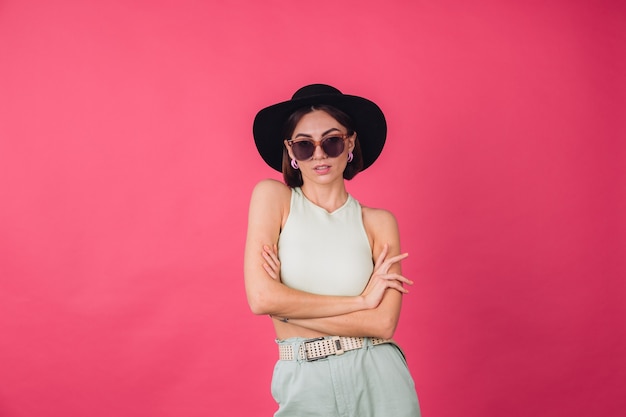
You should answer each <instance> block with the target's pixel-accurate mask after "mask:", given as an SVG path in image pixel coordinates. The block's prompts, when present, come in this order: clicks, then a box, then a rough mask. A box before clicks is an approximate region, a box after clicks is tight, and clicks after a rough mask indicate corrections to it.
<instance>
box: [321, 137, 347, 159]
mask: <svg viewBox="0 0 626 417" xmlns="http://www.w3.org/2000/svg"><path fill="white" fill-rule="evenodd" d="M343 148H344V142H343V138H342V137H341V136H331V137H329V138H326V139H324V141H323V142H322V149H324V153H326V155H328V156H329V157H331V158H336V157H338V156H339V155H341V152H343Z"/></svg>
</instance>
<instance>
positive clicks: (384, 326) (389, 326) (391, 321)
mask: <svg viewBox="0 0 626 417" xmlns="http://www.w3.org/2000/svg"><path fill="white" fill-rule="evenodd" d="M397 325H398V320H397V319H395V318H393V317H382V318H381V319H380V320H379V321H378V322H377V325H376V328H375V329H372V330H373V332H372V333H374V334H373V335H372V336H373V337H379V338H381V339H391V338H392V337H393V335H394V333H395V332H396V327H397Z"/></svg>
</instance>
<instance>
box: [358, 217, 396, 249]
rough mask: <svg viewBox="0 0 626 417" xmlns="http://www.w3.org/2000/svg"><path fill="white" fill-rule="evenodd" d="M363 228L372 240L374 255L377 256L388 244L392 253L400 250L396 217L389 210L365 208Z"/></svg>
mask: <svg viewBox="0 0 626 417" xmlns="http://www.w3.org/2000/svg"><path fill="white" fill-rule="evenodd" d="M362 213H363V226H364V227H365V231H366V233H367V235H368V237H369V239H370V244H371V245H372V249H373V251H374V254H375V255H376V256H377V254H378V253H380V251H381V250H382V247H383V245H385V244H388V245H389V246H390V248H391V250H392V252H397V251H399V250H400V248H399V244H400V242H399V239H400V237H399V232H398V222H397V221H396V217H395V216H394V215H393V213H391V212H390V211H388V210H383V209H377V208H371V207H363V208H362Z"/></svg>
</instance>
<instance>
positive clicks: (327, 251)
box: [278, 188, 374, 296]
mask: <svg viewBox="0 0 626 417" xmlns="http://www.w3.org/2000/svg"><path fill="white" fill-rule="evenodd" d="M278 256H279V258H280V262H281V280H282V282H283V283H284V284H285V285H287V286H288V287H291V288H294V289H297V290H301V291H306V292H310V293H314V294H322V295H345V296H355V295H359V294H361V292H362V291H363V289H364V288H365V286H366V285H367V282H368V281H369V278H370V276H371V275H372V271H373V269H374V265H373V261H372V249H371V247H370V244H369V239H368V238H367V234H366V233H365V227H364V226H363V216H362V214H361V205H360V204H359V202H358V201H356V200H355V199H354V198H352V196H350V195H348V200H347V201H346V202H345V204H344V205H343V206H341V207H340V208H338V209H337V210H335V211H333V212H332V213H329V212H328V211H326V210H325V209H323V208H322V207H320V206H317V205H315V204H314V203H312V202H311V201H310V200H308V199H307V198H306V197H305V196H304V194H303V193H302V190H301V189H300V188H293V189H292V191H291V209H290V211H289V217H287V221H286V223H285V227H284V228H283V230H282V231H281V233H280V237H279V239H278Z"/></svg>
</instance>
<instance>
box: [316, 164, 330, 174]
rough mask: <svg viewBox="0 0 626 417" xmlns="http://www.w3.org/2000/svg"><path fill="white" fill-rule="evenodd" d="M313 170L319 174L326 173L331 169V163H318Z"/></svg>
mask: <svg viewBox="0 0 626 417" xmlns="http://www.w3.org/2000/svg"><path fill="white" fill-rule="evenodd" d="M313 170H314V171H315V172H317V173H318V174H326V173H327V172H328V171H330V165H316V166H314V167H313Z"/></svg>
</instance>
